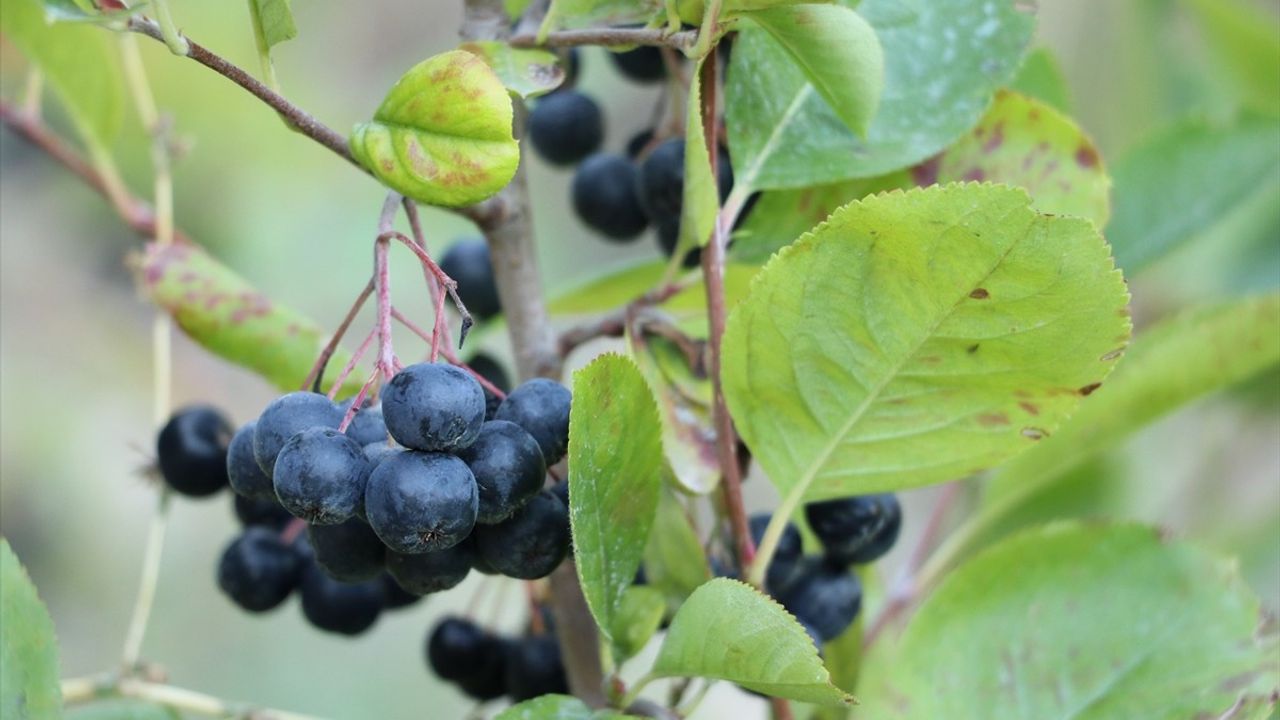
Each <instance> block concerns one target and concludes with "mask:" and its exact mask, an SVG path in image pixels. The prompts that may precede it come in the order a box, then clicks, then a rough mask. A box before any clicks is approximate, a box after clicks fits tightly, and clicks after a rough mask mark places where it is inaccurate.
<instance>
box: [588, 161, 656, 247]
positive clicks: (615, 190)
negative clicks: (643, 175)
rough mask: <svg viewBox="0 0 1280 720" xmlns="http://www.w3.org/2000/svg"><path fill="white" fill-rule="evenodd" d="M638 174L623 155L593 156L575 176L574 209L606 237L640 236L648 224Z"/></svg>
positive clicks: (629, 237) (632, 164)
mask: <svg viewBox="0 0 1280 720" xmlns="http://www.w3.org/2000/svg"><path fill="white" fill-rule="evenodd" d="M639 177H640V171H639V170H637V169H636V166H635V164H634V163H632V162H631V161H630V160H628V159H626V158H625V157H623V156H621V155H615V154H613V153H596V154H595V155H592V156H591V157H589V158H587V159H586V161H585V162H583V163H582V165H581V166H579V167H578V171H577V172H575V173H574V175H573V209H574V212H576V213H577V214H578V217H579V218H580V219H581V220H582V222H584V223H586V224H587V225H588V226H590V227H591V228H592V229H594V230H596V231H597V232H599V233H601V234H602V235H604V236H605V237H606V238H612V239H614V240H630V239H632V238H635V237H638V236H639V235H640V233H642V232H644V229H645V228H646V227H648V226H649V218H648V216H647V215H645V212H644V209H643V208H641V207H640V201H639V199H638V196H637V190H636V183H637V182H638V180H639Z"/></svg>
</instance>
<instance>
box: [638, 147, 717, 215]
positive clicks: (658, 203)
mask: <svg viewBox="0 0 1280 720" xmlns="http://www.w3.org/2000/svg"><path fill="white" fill-rule="evenodd" d="M684 150H685V143H684V138H672V139H670V140H667V141H665V142H663V143H662V144H661V145H659V146H658V147H656V148H654V149H653V151H652V152H650V153H649V156H648V157H646V158H645V159H644V162H643V163H641V164H640V182H639V185H638V188H639V199H640V206H641V207H642V208H644V211H645V213H647V214H648V215H649V219H650V220H652V221H653V222H654V223H655V224H658V225H659V229H661V227H662V226H661V223H664V222H665V223H668V224H669V225H670V224H675V223H678V222H679V218H680V209H681V207H682V206H683V205H684ZM718 153H719V154H718V156H717V162H716V183H717V185H718V186H719V190H720V200H721V201H723V200H724V199H725V198H726V197H728V195H729V190H730V189H732V187H733V168H732V167H731V166H730V164H729V154H728V153H726V152H725V151H724V149H723V148H721V149H719V150H718Z"/></svg>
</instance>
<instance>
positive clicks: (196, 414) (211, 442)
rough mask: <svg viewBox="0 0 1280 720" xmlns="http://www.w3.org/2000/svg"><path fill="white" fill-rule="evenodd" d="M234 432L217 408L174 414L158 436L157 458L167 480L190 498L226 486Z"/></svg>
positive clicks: (182, 411) (189, 410) (201, 495)
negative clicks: (230, 447) (228, 457)
mask: <svg viewBox="0 0 1280 720" xmlns="http://www.w3.org/2000/svg"><path fill="white" fill-rule="evenodd" d="M232 434H233V433H232V429H231V424H230V423H228V422H227V419H226V418H224V417H223V416H222V413H220V412H218V411H217V410H215V409H214V408H211V407H208V406H205V405H198V406H196V407H189V408H184V409H182V410H179V411H178V412H176V413H174V414H173V416H172V417H170V418H169V422H167V423H165V426H164V428H162V429H161V430H160V435H159V436H158V437H157V438H156V458H157V460H158V461H159V464H160V474H161V475H162V476H163V477H164V481H165V483H166V484H167V485H168V486H169V487H171V488H173V490H174V492H178V493H181V494H183V495H189V496H191V497H205V496H207V495H212V494H214V493H216V492H218V491H219V490H221V489H222V488H224V487H226V486H227V446H228V445H230V444H231V436H232Z"/></svg>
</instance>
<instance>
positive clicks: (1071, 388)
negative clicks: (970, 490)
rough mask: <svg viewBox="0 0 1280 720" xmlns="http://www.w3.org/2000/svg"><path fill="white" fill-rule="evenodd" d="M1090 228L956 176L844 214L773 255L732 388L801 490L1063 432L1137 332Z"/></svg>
mask: <svg viewBox="0 0 1280 720" xmlns="http://www.w3.org/2000/svg"><path fill="white" fill-rule="evenodd" d="M1127 303H1128V293H1127V292H1126V290H1125V286H1124V281H1123V279H1122V278H1121V276H1120V273H1119V272H1118V271H1116V270H1115V269H1114V268H1113V266H1112V262H1111V259H1110V257H1109V256H1108V253H1107V246H1106V243H1105V242H1104V241H1103V240H1102V238H1101V236H1099V235H1098V232H1097V231H1096V230H1095V229H1094V228H1093V226H1092V225H1091V224H1090V223H1089V222H1087V221H1085V220H1080V219H1075V218H1063V217H1054V216H1045V215H1039V214H1038V213H1036V212H1035V211H1034V210H1032V209H1031V206H1030V198H1028V197H1027V195H1026V194H1025V193H1024V192H1022V191H1021V190H1017V189H1013V188H1008V187H1004V186H998V185H976V184H966V185H947V186H942V187H933V188H927V189H923V190H912V191H909V192H905V193H903V192H893V193H890V194H887V195H877V196H872V197H870V198H867V199H865V200H862V201H860V202H855V203H852V204H850V205H847V206H845V207H844V208H842V209H840V210H837V211H836V212H835V213H833V214H832V216H831V218H830V219H829V220H828V221H827V222H826V223H825V224H823V225H821V226H819V227H818V228H816V229H815V230H814V231H813V232H811V233H809V234H807V235H805V236H803V237H801V238H800V239H799V240H798V241H796V242H795V243H794V244H792V245H790V246H788V247H787V248H785V249H784V250H783V251H782V252H780V253H779V254H778V255H776V256H774V258H773V260H772V261H770V262H769V264H768V265H766V266H765V268H764V270H763V271H761V273H760V275H759V276H758V277H757V278H756V280H755V282H754V284H753V285H752V289H751V294H750V295H749V296H748V298H747V299H746V300H745V301H744V302H743V303H742V304H741V305H739V306H738V308H737V310H736V311H734V313H733V315H732V316H731V317H730V318H729V322H728V327H727V329H726V331H725V336H724V367H723V373H724V392H725V399H726V400H727V401H728V403H729V409H730V411H731V413H732V415H733V418H734V420H735V422H736V425H737V428H738V431H739V432H740V433H741V435H742V437H743V439H744V440H745V441H746V443H747V445H748V446H749V447H750V448H751V450H752V452H753V453H754V455H755V457H756V459H758V460H759V462H760V464H761V466H762V467H763V468H764V470H765V471H766V473H767V474H768V476H769V478H770V480H771V481H772V482H773V483H774V484H775V485H776V486H778V488H779V490H780V491H781V492H783V493H784V495H786V498H787V499H786V502H784V505H783V507H782V508H781V509H780V510H779V512H789V511H790V510H792V509H794V507H795V506H796V505H798V503H799V502H800V501H801V500H802V499H803V500H816V499H824V498H833V497H842V496H846V495H857V494H862V493H867V492H874V491H884V490H896V489H901V488H906V487H914V486H918V485H927V484H929V483H935V482H941V481H944V480H951V479H955V478H959V477H963V476H966V475H971V474H974V473H977V472H979V471H981V470H984V469H986V468H989V467H992V466H994V465H996V464H998V463H1000V462H1002V461H1004V460H1006V459H1008V458H1009V457H1011V456H1013V455H1015V454H1017V453H1018V452H1020V451H1022V450H1025V449H1027V448H1029V447H1031V446H1033V445H1034V444H1035V443H1037V442H1038V441H1040V440H1041V439H1042V438H1044V437H1046V436H1048V435H1049V434H1050V433H1052V432H1053V431H1054V430H1055V429H1056V427H1057V426H1058V424H1059V423H1061V422H1062V420H1064V419H1065V418H1066V417H1067V416H1068V415H1070V414H1071V412H1072V411H1074V410H1075V408H1076V406H1077V404H1078V403H1079V401H1080V398H1081V397H1082V396H1084V395H1087V394H1088V393H1090V392H1092V391H1093V389H1094V388H1096V387H1097V386H1098V384H1099V383H1101V382H1102V380H1103V379H1104V378H1106V376H1107V374H1108V373H1109V372H1110V370H1111V367H1112V366H1113V365H1114V364H1115V361H1116V359H1117V358H1118V357H1119V356H1120V354H1121V353H1122V351H1123V349H1124V347H1125V345H1126V344H1127V343H1128V339H1129V318H1128V311H1127V308H1126V305H1127Z"/></svg>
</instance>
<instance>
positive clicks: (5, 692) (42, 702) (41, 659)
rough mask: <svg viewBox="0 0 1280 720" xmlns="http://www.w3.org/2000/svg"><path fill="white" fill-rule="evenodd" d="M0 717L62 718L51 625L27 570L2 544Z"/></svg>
mask: <svg viewBox="0 0 1280 720" xmlns="http://www.w3.org/2000/svg"><path fill="white" fill-rule="evenodd" d="M0 627H4V632H3V633H0V717H3V718H5V720H10V718H12V719H13V720H25V719H26V718H33V719H36V718H39V719H43V718H60V717H62V691H61V689H60V686H59V684H58V646H57V639H56V638H55V637H54V633H53V620H51V619H50V618H49V612H48V611H47V610H45V608H44V604H43V603H41V602H40V597H39V596H38V595H37V594H36V587H35V585H32V584H31V578H30V577H28V576H27V570H26V568H24V567H22V563H20V562H19V561H18V556H17V555H14V554H13V548H11V547H9V541H8V540H5V539H3V538H0Z"/></svg>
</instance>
